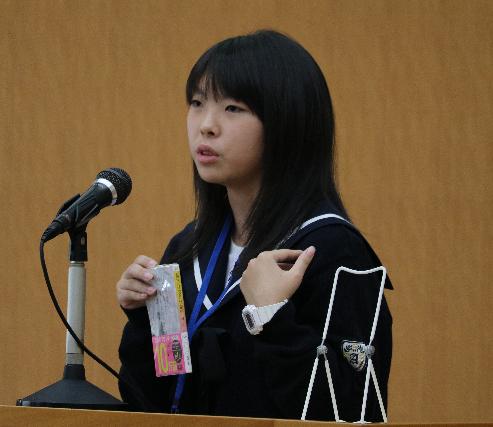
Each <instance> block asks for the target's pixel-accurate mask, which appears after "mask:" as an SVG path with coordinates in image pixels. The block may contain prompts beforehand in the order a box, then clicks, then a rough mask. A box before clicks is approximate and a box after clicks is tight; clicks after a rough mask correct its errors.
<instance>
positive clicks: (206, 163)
mask: <svg viewBox="0 0 493 427" xmlns="http://www.w3.org/2000/svg"><path fill="white" fill-rule="evenodd" d="M187 129H188V142H189V144H190V151H191V153H192V157H193V160H194V162H195V165H196V167H197V170H198V172H199V174H200V176H201V178H202V179H203V180H204V181H206V182H209V183H213V184H222V185H224V186H226V188H227V189H228V191H232V190H234V191H245V190H246V191H248V192H253V193H252V195H256V193H257V192H258V189H259V188H260V182H261V175H262V167H261V159H262V154H263V150H264V128H263V125H262V122H261V121H260V119H259V118H258V117H257V116H256V115H254V114H253V113H252V111H251V110H250V109H249V108H248V107H247V106H246V105H245V104H243V103H241V102H237V101H234V100H232V99H228V98H223V99H218V100H215V99H214V97H213V96H212V94H209V95H208V96H206V95H205V93H204V92H203V91H201V90H198V91H197V92H196V93H195V94H194V96H193V98H192V102H191V103H190V110H189V112H188V117H187Z"/></svg>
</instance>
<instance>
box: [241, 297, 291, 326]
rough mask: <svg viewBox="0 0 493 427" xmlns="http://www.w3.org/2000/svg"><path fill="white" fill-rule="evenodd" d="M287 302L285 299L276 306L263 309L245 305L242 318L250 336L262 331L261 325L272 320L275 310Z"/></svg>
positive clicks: (266, 306) (267, 306)
mask: <svg viewBox="0 0 493 427" xmlns="http://www.w3.org/2000/svg"><path fill="white" fill-rule="evenodd" d="M287 302H288V300H287V299H285V300H284V301H281V302H278V303H277V304H272V305H265V306H263V307H255V306H254V305H247V306H246V307H245V308H244V309H243V311H242V316H243V321H244V322H245V326H246V328H247V330H248V332H250V333H251V334H252V335H257V334H259V333H260V332H261V331H262V329H264V327H263V325H265V324H266V323H267V322H268V321H269V320H270V319H272V317H273V316H274V314H276V312H277V310H279V309H280V308H281V307H282V306H283V305H284V304H286V303H287Z"/></svg>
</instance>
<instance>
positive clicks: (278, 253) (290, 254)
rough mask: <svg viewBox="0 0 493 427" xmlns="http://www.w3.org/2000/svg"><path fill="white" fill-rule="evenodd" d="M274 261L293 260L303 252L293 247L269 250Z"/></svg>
mask: <svg viewBox="0 0 493 427" xmlns="http://www.w3.org/2000/svg"><path fill="white" fill-rule="evenodd" d="M270 253H271V255H272V257H273V258H274V261H276V262H277V263H283V262H284V261H294V260H296V259H298V257H299V256H300V255H301V254H302V253H303V251H300V250H294V249H277V250H275V251H271V252H270Z"/></svg>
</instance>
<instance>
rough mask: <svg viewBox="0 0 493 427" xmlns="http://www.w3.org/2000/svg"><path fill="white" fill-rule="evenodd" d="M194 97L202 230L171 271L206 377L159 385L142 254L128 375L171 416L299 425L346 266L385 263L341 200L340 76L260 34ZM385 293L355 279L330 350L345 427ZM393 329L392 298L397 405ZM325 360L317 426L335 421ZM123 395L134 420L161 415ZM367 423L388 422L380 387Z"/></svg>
mask: <svg viewBox="0 0 493 427" xmlns="http://www.w3.org/2000/svg"><path fill="white" fill-rule="evenodd" d="M186 97H187V102H188V104H189V106H190V110H189V113H188V119H187V127H188V139H189V144H190V151H191V155H192V158H193V162H194V183H195V192H196V201H197V210H196V219H195V221H193V222H191V223H190V224H189V225H187V226H186V227H185V229H184V230H183V231H181V232H180V233H179V234H177V235H176V236H175V237H174V238H173V239H172V240H171V242H170V243H169V245H168V247H167V249H166V251H165V253H164V256H163V257H162V259H161V263H173V262H176V263H179V265H180V269H181V276H182V284H183V292H184V300H185V311H186V314H187V322H190V318H191V316H192V312H193V310H194V307H195V310H197V311H198V310H200V311H199V312H198V317H197V319H199V321H198V323H197V325H198V327H197V328H196V330H194V333H193V336H192V338H191V344H190V346H191V352H192V364H193V373H190V374H186V375H180V376H170V377H156V374H155V368H154V358H153V351H152V344H151V332H150V327H149V319H148V316H147V311H146V308H145V302H146V299H148V298H149V297H150V296H152V295H153V294H154V292H155V289H154V288H153V287H151V286H148V285H147V284H146V282H148V281H149V280H150V279H151V278H152V274H151V273H150V272H149V271H148V270H147V269H148V268H149V267H152V266H154V265H155V264H156V261H154V260H153V259H151V258H149V257H146V256H139V257H138V258H137V259H136V260H135V262H134V263H133V264H132V265H131V266H130V267H129V268H128V269H127V270H126V271H125V272H124V273H123V275H122V278H121V280H120V281H119V282H118V284H117V296H118V301H119V303H120V304H121V306H122V307H123V309H124V311H125V313H126V314H127V316H128V323H127V325H126V326H125V329H124V332H123V337H122V341H121V345H120V359H121V362H122V368H121V374H122V375H123V377H125V378H126V379H127V380H128V381H130V382H131V383H133V384H135V385H136V386H137V387H139V388H140V389H141V390H142V391H143V393H144V394H145V395H146V396H147V397H148V399H149V400H151V401H152V402H153V404H154V405H155V406H156V407H158V408H159V409H160V410H162V411H163V412H169V411H170V410H171V408H172V406H173V408H174V410H179V412H180V413H186V414H204V415H224V416H244V417H266V418H295V419H296V418H298V419H299V418H301V416H302V412H303V406H304V402H305V396H306V393H307V390H308V385H309V382H310V374H311V370H312V367H313V363H314V360H315V358H316V356H317V347H318V346H319V345H320V343H321V340H322V334H323V330H324V325H325V318H326V315H327V310H328V306H329V301H330V295H331V289H332V283H333V280H334V275H335V272H336V270H337V268H338V267H340V266H345V267H347V268H351V269H355V270H367V269H370V268H374V267H377V266H380V265H381V264H380V262H379V260H378V258H377V257H376V255H375V254H374V252H373V251H372V250H371V248H370V247H369V245H368V243H367V242H366V241H365V239H364V238H363V237H362V236H361V234H360V233H359V232H358V231H357V230H356V229H355V228H354V227H353V226H352V225H351V224H350V223H349V222H348V221H349V218H348V215H347V213H346V211H345V209H344V206H343V204H342V201H341V198H340V196H339V194H338V191H337V189H336V185H335V165H334V150H335V146H334V144H335V140H334V117H333V111H332V104H331V99H330V94H329V90H328V87H327V84H326V81H325V78H324V76H323V74H322V72H321V70H320V68H319V67H318V65H317V64H316V62H315V61H314V59H313V58H312V57H311V55H310V54H309V53H308V52H307V51H306V50H305V49H304V48H303V47H301V46H300V45H299V44H298V43H296V42H295V41H293V40H292V39H290V38H288V37H286V36H284V35H281V34H279V33H277V32H274V31H260V32H257V33H254V34H251V35H247V36H241V37H235V38H231V39H227V40H224V41H223V42H221V43H218V44H217V45H215V46H213V47H212V48H210V49H209V50H208V51H206V52H205V53H204V54H203V55H202V57H201V58H200V59H199V60H198V61H197V63H196V64H195V66H194V67H193V69H192V71H191V73H190V76H189V78H188V82H187V87H186ZM314 218H316V220H313V221H310V220H312V219H314ZM302 225H304V226H303V227H302ZM211 259H212V261H213V262H211ZM214 262H215V265H214ZM203 286H208V287H207V293H206V295H205V296H199V289H201V288H202V287H203ZM386 286H387V287H389V288H391V284H390V282H389V281H387V284H386ZM379 287H380V278H379V277H377V275H375V274H373V275H368V276H354V275H349V274H345V275H343V274H341V276H340V279H339V284H338V287H337V293H336V302H335V303H334V308H333V313H332V317H331V322H330V328H329V331H328V337H327V339H326V341H325V345H326V346H327V353H326V356H327V359H328V361H329V365H330V367H331V372H332V380H333V383H334V389H335V396H336V400H337V406H338V411H339V417H340V419H342V420H345V421H356V420H359V419H360V413H361V404H362V400H363V389H364V384H365V377H366V369H365V367H366V363H367V360H368V359H367V356H365V355H363V358H362V359H361V357H360V359H359V362H358V363H359V364H358V363H356V362H355V359H354V357H353V358H352V357H351V356H350V355H349V353H348V352H347V351H346V350H344V348H345V345H346V346H347V344H348V343H349V344H351V343H353V344H354V343H363V344H364V343H368V341H369V338H370V332H371V326H372V322H373V316H374V313H375V307H376V302H377V298H378V293H379ZM198 296H199V301H198V302H197V298H198ZM247 306H248V307H247ZM252 310H254V311H257V312H258V313H261V315H260V320H259V318H256V317H252V316H251V315H252ZM243 312H245V318H246V320H245V321H244V319H243V317H242V313H243ZM200 322H202V323H200ZM391 325H392V318H391V315H390V312H389V309H388V307H387V304H386V302H385V299H383V302H382V307H381V311H380V317H379V321H378V327H377V330H376V334H375V338H374V340H373V346H374V348H375V352H374V355H373V356H372V362H373V364H374V366H375V370H376V374H377V377H378V382H379V385H380V392H381V394H382V398H383V401H384V403H385V405H386V402H387V382H388V376H389V371H390V361H391V352H392V334H391ZM189 332H190V325H189ZM353 356H354V355H353ZM360 356H361V355H360ZM323 365H324V364H323V363H320V364H319V368H318V372H317V374H316V376H315V382H314V385H313V391H312V395H311V400H310V405H309V408H308V412H307V415H306V418H307V419H315V420H334V419H335V416H334V411H333V408H332V405H331V403H330V402H331V400H330V392H329V386H328V381H327V376H326V373H325V369H324V367H323ZM120 389H121V393H122V396H123V399H124V400H125V401H127V402H129V403H130V404H131V405H132V408H133V409H135V410H148V409H149V408H146V407H145V405H143V404H142V403H140V402H139V400H138V399H136V398H134V397H133V395H132V394H131V393H130V392H129V391H128V390H127V389H126V387H124V386H122V385H121V386H120ZM365 420H367V421H379V420H382V415H381V412H380V407H379V405H378V400H377V397H376V393H375V390H374V389H373V387H370V391H369V395H368V403H367V409H366V415H365Z"/></svg>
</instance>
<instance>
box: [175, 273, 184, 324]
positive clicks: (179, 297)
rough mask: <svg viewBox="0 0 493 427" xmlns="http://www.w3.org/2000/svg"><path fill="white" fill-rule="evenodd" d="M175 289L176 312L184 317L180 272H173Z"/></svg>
mask: <svg viewBox="0 0 493 427" xmlns="http://www.w3.org/2000/svg"><path fill="white" fill-rule="evenodd" d="M174 274H175V289H176V301H177V303H178V312H179V313H180V315H185V304H184V302H183V290H182V287H181V276H180V270H175V273H174Z"/></svg>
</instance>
